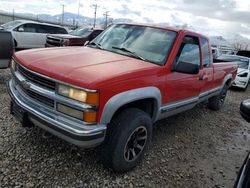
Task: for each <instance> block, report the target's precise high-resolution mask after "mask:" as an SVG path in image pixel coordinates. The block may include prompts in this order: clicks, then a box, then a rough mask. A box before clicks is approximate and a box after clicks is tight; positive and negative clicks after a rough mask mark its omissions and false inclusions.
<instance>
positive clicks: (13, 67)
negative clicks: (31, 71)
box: [10, 59, 16, 71]
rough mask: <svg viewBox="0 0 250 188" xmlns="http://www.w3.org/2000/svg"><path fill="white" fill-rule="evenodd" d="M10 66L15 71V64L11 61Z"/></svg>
mask: <svg viewBox="0 0 250 188" xmlns="http://www.w3.org/2000/svg"><path fill="white" fill-rule="evenodd" d="M10 66H11V69H12V70H13V71H16V62H15V61H14V60H13V59H12V60H11V64H10Z"/></svg>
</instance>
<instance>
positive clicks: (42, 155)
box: [0, 70, 250, 187]
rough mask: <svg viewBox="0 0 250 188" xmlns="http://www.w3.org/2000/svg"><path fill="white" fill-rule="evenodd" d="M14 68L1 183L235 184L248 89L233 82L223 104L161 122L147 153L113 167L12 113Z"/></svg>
mask: <svg viewBox="0 0 250 188" xmlns="http://www.w3.org/2000/svg"><path fill="white" fill-rule="evenodd" d="M9 74H10V73H9V70H0V187H15V186H17V187H18V186H19V187H42V186H43V187H141V186H146V187H155V186H157V187H232V186H233V184H234V181H235V179H236V176H237V174H236V173H237V171H239V168H240V166H241V165H242V163H243V160H244V158H245V156H246V154H247V151H248V149H249V147H250V125H249V124H248V123H246V122H245V121H244V120H243V118H241V116H240V114H239V105H240V102H241V101H242V100H244V99H247V98H250V97H249V93H250V89H249V90H247V91H246V92H243V91H240V90H235V89H234V90H229V92H228V96H227V99H226V102H225V106H224V108H223V109H222V110H221V111H218V112H214V111H211V110H208V109H207V108H206V105H205V104H202V105H198V106H197V107H195V108H194V109H193V110H190V111H188V112H185V113H182V114H179V115H177V116H174V117H171V118H168V119H166V120H163V121H160V122H158V123H156V125H155V128H154V132H153V141H152V144H151V149H150V150H149V152H148V153H147V154H146V156H145V160H143V161H142V163H141V164H140V165H138V166H137V167H136V168H135V169H133V170H132V171H130V172H128V173H125V174H115V173H112V172H110V171H109V170H107V169H105V168H104V167H103V166H102V165H101V163H100V162H99V159H98V157H99V156H98V153H97V152H96V150H94V149H92V150H86V149H85V150H84V149H79V148H77V147H75V146H72V145H70V144H68V143H66V142H64V141H62V140H60V139H57V138H55V137H51V138H47V139H45V138H43V136H42V131H41V129H38V128H22V127H21V126H20V124H19V123H18V122H17V121H16V120H15V119H14V118H13V117H12V116H11V115H10V114H9V103H10V98H9V96H8V94H7V90H6V87H5V82H6V80H7V79H9V77H10V75H9Z"/></svg>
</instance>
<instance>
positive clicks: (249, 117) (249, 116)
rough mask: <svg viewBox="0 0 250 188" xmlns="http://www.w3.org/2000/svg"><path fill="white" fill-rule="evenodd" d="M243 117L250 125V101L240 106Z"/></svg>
mask: <svg viewBox="0 0 250 188" xmlns="http://www.w3.org/2000/svg"><path fill="white" fill-rule="evenodd" d="M240 114H241V116H242V117H243V118H244V119H245V120H246V121H247V122H249V123H250V99H247V100H244V101H243V102H242V103H241V105H240Z"/></svg>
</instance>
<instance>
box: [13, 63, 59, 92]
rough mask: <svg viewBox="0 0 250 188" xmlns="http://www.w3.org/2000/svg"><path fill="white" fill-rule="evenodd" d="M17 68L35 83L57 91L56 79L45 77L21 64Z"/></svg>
mask: <svg viewBox="0 0 250 188" xmlns="http://www.w3.org/2000/svg"><path fill="white" fill-rule="evenodd" d="M17 70H18V72H19V73H20V74H22V75H23V76H24V77H25V78H26V79H27V80H29V81H30V82H33V83H35V84H37V85H39V86H42V87H44V88H47V89H49V90H53V91H55V89H56V83H55V82H54V81H52V80H49V79H47V78H44V77H42V76H39V75H37V74H34V73H33V72H31V71H29V70H27V69H25V68H23V67H22V66H20V65H18V66H17Z"/></svg>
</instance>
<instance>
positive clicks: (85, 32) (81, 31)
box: [69, 28, 92, 37]
mask: <svg viewBox="0 0 250 188" xmlns="http://www.w3.org/2000/svg"><path fill="white" fill-rule="evenodd" d="M91 32H92V30H91V29H89V28H78V29H75V30H73V31H71V32H70V33H69V34H71V35H75V36H80V37H87V36H88V35H89V34H90V33H91Z"/></svg>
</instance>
